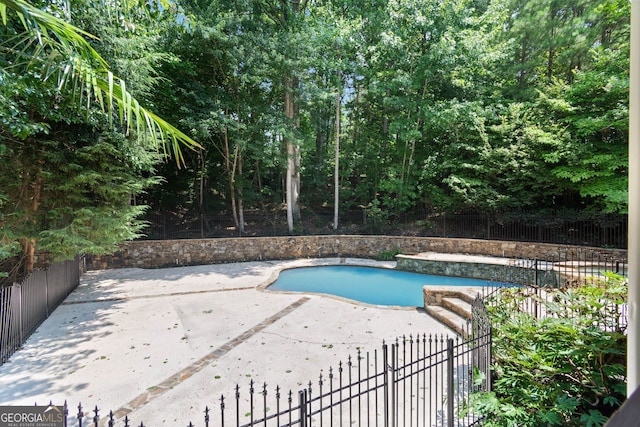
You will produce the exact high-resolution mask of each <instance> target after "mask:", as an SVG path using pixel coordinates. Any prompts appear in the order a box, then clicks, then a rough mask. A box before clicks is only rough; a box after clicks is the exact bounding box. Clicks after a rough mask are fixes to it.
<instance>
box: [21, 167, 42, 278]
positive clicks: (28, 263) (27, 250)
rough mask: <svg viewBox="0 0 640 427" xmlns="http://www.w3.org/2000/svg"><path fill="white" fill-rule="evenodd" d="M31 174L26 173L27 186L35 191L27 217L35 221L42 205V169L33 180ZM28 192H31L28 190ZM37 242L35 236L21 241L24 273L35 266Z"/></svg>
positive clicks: (28, 219)
mask: <svg viewBox="0 0 640 427" xmlns="http://www.w3.org/2000/svg"><path fill="white" fill-rule="evenodd" d="M29 176H30V174H29V173H27V174H25V179H26V180H27V181H26V186H25V188H28V187H32V189H33V192H32V196H31V203H28V205H27V206H28V207H27V218H26V221H31V222H34V223H35V221H36V213H37V212H38V208H39V207H40V198H41V195H42V184H43V182H42V181H43V179H42V173H41V171H40V169H38V170H36V172H35V177H34V179H33V182H32V183H30V182H29ZM26 194H29V192H28V190H27V192H26ZM36 244H37V240H36V239H35V238H28V237H26V238H24V239H22V240H21V242H20V246H21V248H22V253H23V259H24V273H25V274H28V273H29V272H30V271H31V270H33V269H34V267H35V258H36V257H35V255H36Z"/></svg>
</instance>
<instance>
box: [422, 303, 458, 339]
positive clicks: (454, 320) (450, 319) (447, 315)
mask: <svg viewBox="0 0 640 427" xmlns="http://www.w3.org/2000/svg"><path fill="white" fill-rule="evenodd" d="M425 311H426V312H427V314H428V315H430V316H431V317H433V318H435V319H436V320H438V321H440V322H441V323H443V324H444V325H445V326H448V327H449V328H451V329H453V330H454V331H455V332H456V333H457V334H458V335H464V334H465V333H466V332H465V326H466V324H467V320H466V319H465V318H464V317H462V316H460V315H459V314H457V313H455V312H453V311H451V310H449V309H447V308H445V307H443V306H439V305H429V306H427V307H425Z"/></svg>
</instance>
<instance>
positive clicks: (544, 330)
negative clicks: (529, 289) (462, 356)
mask: <svg viewBox="0 0 640 427" xmlns="http://www.w3.org/2000/svg"><path fill="white" fill-rule="evenodd" d="M626 295H627V286H626V283H625V281H624V278H622V277H620V276H615V275H608V276H607V277H606V278H605V279H598V280H593V281H592V282H590V283H588V284H586V285H584V286H581V287H578V288H574V289H569V290H564V291H554V292H552V294H551V295H547V296H546V297H545V298H540V297H533V298H532V297H531V296H527V295H526V292H525V291H524V290H523V289H507V290H505V291H504V292H503V293H501V294H500V295H499V296H497V297H496V298H497V299H498V301H493V303H491V306H490V308H489V312H490V316H491V318H492V322H493V328H494V329H493V352H494V354H493V356H494V359H493V366H492V371H493V382H492V383H493V387H492V390H491V392H484V393H482V392H481V393H477V394H475V395H474V396H473V398H472V403H471V408H472V409H473V410H474V411H475V412H476V413H478V414H481V415H483V416H484V417H486V425H488V426H518V427H520V426H554V425H563V426H600V425H604V424H605V423H606V421H607V419H608V417H609V416H610V415H611V414H612V413H613V412H614V411H615V410H616V409H617V408H618V407H619V406H620V404H621V403H622V401H623V400H624V398H625V392H626V386H625V383H626V368H625V362H626V335H625V331H626V318H625V316H624V311H623V310H622V307H623V306H624V303H625V302H626ZM532 301H535V303H537V304H538V305H539V307H540V308H541V310H540V312H542V313H546V314H545V315H544V316H538V317H536V316H534V315H531V314H530V313H529V312H528V311H529V310H525V309H524V308H523V307H525V306H527V305H526V304H527V303H529V304H530V303H532Z"/></svg>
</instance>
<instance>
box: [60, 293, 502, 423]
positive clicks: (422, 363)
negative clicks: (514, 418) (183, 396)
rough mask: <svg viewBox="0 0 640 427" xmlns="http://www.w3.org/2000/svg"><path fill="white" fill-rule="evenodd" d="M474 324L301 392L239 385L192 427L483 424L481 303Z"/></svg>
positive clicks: (325, 377)
mask: <svg viewBox="0 0 640 427" xmlns="http://www.w3.org/2000/svg"><path fill="white" fill-rule="evenodd" d="M474 319H476V321H475V322H473V323H469V325H468V330H467V332H466V333H465V334H464V335H463V336H461V337H454V338H451V337H448V336H444V335H426V334H422V335H416V336H412V335H409V336H403V337H401V338H397V339H396V340H395V341H394V342H391V343H383V344H382V347H381V348H380V349H376V350H374V351H373V352H366V353H363V352H361V351H360V350H358V352H357V354H356V356H355V357H351V356H349V357H348V358H347V361H346V363H343V362H340V363H339V364H338V366H337V368H333V367H331V368H329V370H328V372H320V375H319V377H318V379H317V380H316V381H309V383H308V384H307V386H306V387H304V388H302V389H300V390H298V391H293V390H289V391H284V390H282V389H281V388H280V387H275V388H269V387H268V386H267V384H262V385H259V384H256V383H255V382H254V381H253V380H251V382H250V383H249V386H248V389H242V388H241V387H240V386H236V388H235V390H234V392H233V393H232V394H231V396H230V397H229V396H224V395H223V396H221V397H220V398H219V400H218V403H215V406H213V407H206V408H205V409H204V413H203V414H204V416H203V418H202V419H201V420H200V421H199V422H196V423H195V424H194V423H191V422H190V423H189V424H188V426H189V427H194V426H204V427H214V426H236V427H249V426H258V425H259V426H278V427H279V426H300V427H306V426H312V425H313V426H319V427H322V426H344V425H357V426H381V427H382V426H384V427H395V426H400V425H401V426H413V425H415V426H447V427H452V426H473V425H480V424H481V420H480V419H479V418H478V417H477V416H475V415H474V414H473V413H472V412H470V411H468V403H469V398H470V396H471V393H473V392H474V391H477V390H481V389H482V390H488V387H489V382H488V381H484V382H481V383H478V382H476V380H477V378H475V377H474V375H477V374H478V373H479V372H482V375H483V378H487V379H488V378H490V375H489V364H490V360H491V325H490V322H489V321H488V315H487V313H486V309H485V308H484V305H483V304H482V300H481V299H478V300H477V301H476V303H474ZM64 406H65V426H67V425H72V424H74V423H77V425H78V427H83V425H84V426H89V425H91V424H93V426H94V427H105V426H108V427H113V426H116V425H123V426H124V427H130V426H133V425H136V426H140V427H143V426H144V423H143V422H138V421H136V422H133V421H132V420H131V419H130V418H129V414H125V415H124V416H122V414H120V417H119V418H118V416H117V415H116V414H114V413H113V412H109V413H108V414H106V415H105V417H104V419H101V416H100V410H99V408H98V407H95V408H94V409H93V410H90V411H88V412H85V411H84V410H83V408H82V405H78V412H77V414H76V415H75V416H74V415H73V414H72V415H70V414H69V408H68V407H67V403H66V402H65V403H64ZM212 408H215V409H212ZM73 418H75V420H74V419H73ZM186 426H187V423H186V422H185V427H186Z"/></svg>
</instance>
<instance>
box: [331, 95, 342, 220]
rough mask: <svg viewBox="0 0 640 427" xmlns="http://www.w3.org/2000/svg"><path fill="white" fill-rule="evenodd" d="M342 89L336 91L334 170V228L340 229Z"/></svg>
mask: <svg viewBox="0 0 640 427" xmlns="http://www.w3.org/2000/svg"><path fill="white" fill-rule="evenodd" d="M341 101H342V96H341V95H340V90H339V89H338V93H336V157H335V165H334V171H333V186H334V190H333V229H334V230H337V229H338V207H339V206H340V102H341Z"/></svg>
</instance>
